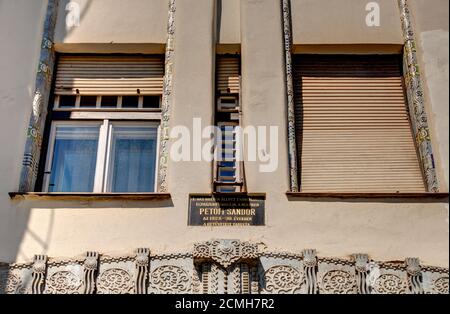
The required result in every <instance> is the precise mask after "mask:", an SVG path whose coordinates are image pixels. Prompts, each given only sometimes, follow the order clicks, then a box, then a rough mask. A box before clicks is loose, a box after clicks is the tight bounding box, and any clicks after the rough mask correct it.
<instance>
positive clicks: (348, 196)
mask: <svg viewBox="0 0 450 314" xmlns="http://www.w3.org/2000/svg"><path fill="white" fill-rule="evenodd" d="M286 195H287V197H288V198H291V199H301V198H339V199H356V198H362V199H383V198H394V199H400V198H404V199H424V200H426V199H431V200H443V199H446V198H448V196H449V193H448V192H443V193H427V192H417V193H339V192H337V193H334V192H330V193H323V192H286Z"/></svg>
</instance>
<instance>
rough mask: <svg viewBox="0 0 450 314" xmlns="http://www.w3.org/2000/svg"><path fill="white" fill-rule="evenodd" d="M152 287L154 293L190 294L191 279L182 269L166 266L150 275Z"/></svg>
mask: <svg viewBox="0 0 450 314" xmlns="http://www.w3.org/2000/svg"><path fill="white" fill-rule="evenodd" d="M150 282H151V287H152V290H153V292H154V293H158V294H165V293H168V294H173V293H188V292H190V278H189V275H188V273H187V272H186V271H185V270H184V269H183V268H181V267H178V266H173V265H165V266H160V267H158V268H156V269H155V270H154V271H152V273H151V275H150Z"/></svg>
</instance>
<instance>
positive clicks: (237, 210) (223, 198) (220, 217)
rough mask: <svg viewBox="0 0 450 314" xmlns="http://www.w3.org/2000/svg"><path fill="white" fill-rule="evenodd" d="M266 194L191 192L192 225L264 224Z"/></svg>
mask: <svg viewBox="0 0 450 314" xmlns="http://www.w3.org/2000/svg"><path fill="white" fill-rule="evenodd" d="M264 214H265V195H264V194H258V195H249V194H238V193H236V194H235V193H229V194H226V193H221V194H213V195H210V194H209V195H208V194H201V195H200V194H191V195H190V198H189V217H188V219H189V221H188V223H189V225H190V226H264V223H265V222H264Z"/></svg>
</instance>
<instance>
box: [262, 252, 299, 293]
mask: <svg viewBox="0 0 450 314" xmlns="http://www.w3.org/2000/svg"><path fill="white" fill-rule="evenodd" d="M301 258H302V257H301V255H295V254H289V253H267V252H266V253H264V254H263V255H262V256H261V258H260V267H259V268H260V269H259V277H260V289H261V293H263V294H266V293H276V294H278V293H280V294H281V293H284V294H289V293H301V289H302V287H303V285H304V280H305V276H304V272H303V262H302V260H301Z"/></svg>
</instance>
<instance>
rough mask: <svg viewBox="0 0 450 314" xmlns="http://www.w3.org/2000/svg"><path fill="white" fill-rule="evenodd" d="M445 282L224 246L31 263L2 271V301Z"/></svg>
mask: <svg viewBox="0 0 450 314" xmlns="http://www.w3.org/2000/svg"><path fill="white" fill-rule="evenodd" d="M448 282H449V275H448V269H446V268H439V267H432V266H423V265H421V264H420V261H419V259H417V258H407V259H405V261H404V262H395V263H388V262H377V261H373V260H371V259H370V257H369V256H368V255H367V254H354V255H352V257H351V258H348V259H342V258H328V257H327V258H322V257H320V256H318V255H317V253H316V250H314V249H307V250H304V251H303V252H302V253H300V254H299V253H290V252H282V253H279V252H273V251H270V250H268V249H264V250H261V249H260V248H259V246H258V245H257V244H255V243H251V242H243V241H240V240H228V239H215V240H211V241H206V242H201V243H195V244H194V245H193V249H192V251H188V252H182V253H178V254H158V255H155V254H151V249H150V248H139V249H136V250H135V251H134V252H133V253H130V254H129V255H124V256H115V257H112V256H106V255H102V254H100V253H97V252H87V253H86V254H85V255H84V256H83V257H79V258H74V259H66V260H60V259H54V258H51V257H47V256H45V255H37V256H36V257H35V258H34V262H33V263H29V264H11V265H4V264H2V266H0V294H40V293H44V294H150V293H152V294H183V293H197V294H217V293H233V294H315V293H319V294H369V293H370V294H421V293H426V294H448V291H449V289H448Z"/></svg>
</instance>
